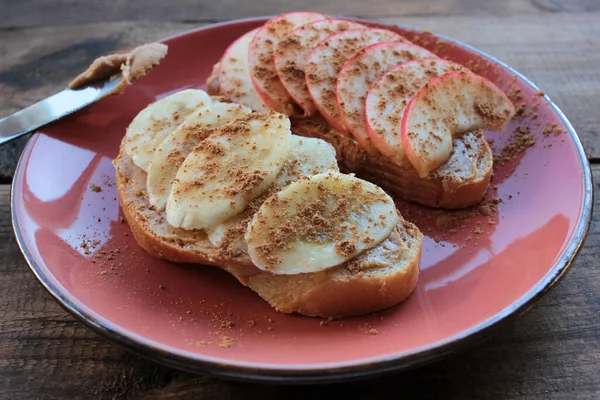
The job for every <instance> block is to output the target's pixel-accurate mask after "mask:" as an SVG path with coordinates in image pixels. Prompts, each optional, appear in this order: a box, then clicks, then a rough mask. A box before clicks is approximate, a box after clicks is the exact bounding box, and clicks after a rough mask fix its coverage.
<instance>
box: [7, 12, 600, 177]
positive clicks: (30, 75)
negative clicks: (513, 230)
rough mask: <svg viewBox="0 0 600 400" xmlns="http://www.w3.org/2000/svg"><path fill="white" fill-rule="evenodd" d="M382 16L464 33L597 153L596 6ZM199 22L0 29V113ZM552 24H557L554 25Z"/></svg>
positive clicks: (14, 149) (11, 155) (14, 153)
mask: <svg viewBox="0 0 600 400" xmlns="http://www.w3.org/2000/svg"><path fill="white" fill-rule="evenodd" d="M11 4H12V3H11ZM15 4H16V3H15ZM384 21H385V22H389V23H401V24H405V25H409V26H414V27H417V28H420V29H427V30H431V31H433V32H437V33H441V34H445V35H448V36H450V37H453V38H456V39H458V40H462V41H464V42H466V43H468V44H471V45H473V46H475V47H477V48H479V49H481V50H483V51H486V52H488V53H489V54H492V55H494V56H495V57H497V58H499V59H500V60H503V61H505V62H506V63H508V64H509V65H511V66H513V67H514V68H516V69H517V70H519V71H521V72H522V73H523V74H525V75H526V76H527V77H529V78H530V79H532V80H533V81H534V82H535V83H536V84H537V85H538V86H539V87H540V88H542V89H543V90H544V91H545V92H546V93H548V94H549V95H550V96H551V97H552V98H553V99H554V100H555V102H556V103H557V104H558V105H559V107H561V109H562V110H563V111H564V112H565V114H566V115H567V116H568V117H569V118H570V120H571V121H572V123H573V125H574V126H575V128H576V130H577V131H578V132H579V135H580V136H581V138H582V141H583V143H584V147H585V149H586V151H587V153H588V155H589V156H590V157H591V158H594V159H600V140H598V139H599V136H600V131H599V127H600V114H598V113H597V94H598V92H599V91H600V79H599V76H598V68H597V66H598V65H600V53H599V52H598V51H597V49H598V48H600V23H598V21H600V12H598V13H592V14H566V13H555V14H543V15H542V14H532V15H526V16H523V15H521V16H514V17H511V18H505V17H484V16H481V17H453V18H444V17H403V18H386V19H384ZM201 25H202V24H197V23H172V22H162V23H149V22H140V23H138V22H113V23H106V24H93V25H82V26H71V27H51V28H31V29H19V30H13V31H0V116H4V115H8V114H10V113H12V112H15V111H17V110H18V109H20V108H23V107H26V106H27V105H29V104H31V103H33V102H35V101H37V100H40V99H42V98H44V97H46V96H48V95H50V94H52V93H54V92H56V91H59V90H61V89H62V88H64V87H65V85H66V84H67V83H68V82H69V80H70V79H71V78H72V77H73V76H74V75H75V74H77V73H78V72H79V71H81V70H83V69H84V68H85V67H86V66H87V65H88V63H89V62H90V60H92V59H94V58H95V57H97V56H99V55H102V54H105V53H107V52H111V51H115V50H119V49H126V48H129V47H131V46H135V45H137V44H140V43H144V42H149V41H154V40H159V39H161V38H163V37H166V36H170V35H173V34H175V33H179V32H183V31H186V30H189V29H192V28H195V27H198V26H201ZM557 26H560V27H561V29H560V30H557V29H556V27H557ZM23 143H24V141H23V140H21V141H18V142H17V143H15V144H12V145H9V146H4V147H2V148H0V182H2V181H4V182H5V183H6V182H7V181H10V177H11V176H12V172H13V170H14V166H15V164H16V160H17V157H18V155H19V154H20V149H21V148H22V145H23Z"/></svg>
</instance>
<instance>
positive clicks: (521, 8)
mask: <svg viewBox="0 0 600 400" xmlns="http://www.w3.org/2000/svg"><path fill="white" fill-rule="evenodd" d="M0 9H2V15H3V18H2V19H0V29H2V28H4V29H14V28H22V27H36V26H63V25H76V24H89V23H95V22H113V21H178V22H186V21H193V22H214V21H222V20H228V19H234V18H246V17H254V16H263V15H274V14H279V13H283V12H288V11H294V10H311V11H318V12H323V13H329V14H344V15H353V16H361V17H369V18H379V17H390V16H415V15H417V16H450V15H452V16H455V15H501V16H509V15H515V14H523V13H550V12H589V11H597V10H599V9H600V4H599V3H598V2H597V1H596V0H563V1H560V2H558V1H554V0H530V1H525V0H508V1H478V0H446V1H437V0H425V1H423V0H405V1H402V2H397V1H395V0H378V1H374V2H369V3H368V6H366V4H365V2H364V1H363V0H344V1H339V0H338V1H321V0H302V1H301V2H298V1H297V0H263V1H239V0H221V1H208V0H204V1H198V0H180V1H177V2H176V3H171V2H165V1H161V0H132V1H119V2H114V1H110V0H97V1H93V2H92V1H84V0H78V1H73V0H55V1H52V2H47V1H44V0H28V1H13V0H2V1H0Z"/></svg>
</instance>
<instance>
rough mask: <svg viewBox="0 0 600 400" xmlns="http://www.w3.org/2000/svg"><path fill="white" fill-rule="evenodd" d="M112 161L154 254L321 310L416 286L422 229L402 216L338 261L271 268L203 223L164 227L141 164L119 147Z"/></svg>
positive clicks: (300, 308) (291, 306)
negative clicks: (309, 269) (213, 235)
mask: <svg viewBox="0 0 600 400" xmlns="http://www.w3.org/2000/svg"><path fill="white" fill-rule="evenodd" d="M113 164H114V166H115V170H116V183H117V189H118V193H119V198H120V202H121V208H122V210H123V214H124V216H125V219H126V220H127V222H128V224H129V226H130V228H131V231H132V233H133V235H134V237H135V239H136V241H137V243H138V244H139V246H140V247H142V248H143V249H144V250H145V251H147V252H148V253H149V254H150V255H152V256H154V257H157V258H160V259H165V260H169V261H174V262H185V263H196V264H204V265H213V266H217V267H220V268H222V269H224V270H226V271H227V272H229V273H230V274H231V275H233V276H234V277H235V278H237V279H238V280H239V281H240V282H241V283H242V284H243V285H245V286H248V287H249V288H250V289H252V290H253V291H255V292H256V293H257V294H258V295H259V296H260V297H262V298H263V299H265V300H266V301H267V302H268V303H269V304H270V305H271V306H273V307H274V308H275V309H277V310H278V311H280V312H284V313H293V312H296V313H299V314H303V315H306V316H320V317H326V318H337V317H345V316H350V315H358V314H364V313H368V312H374V311H378V310H382V309H385V308H388V307H391V306H393V305H396V304H398V303H400V302H402V301H403V300H405V299H406V298H407V297H408V296H409V295H410V293H411V292H412V291H413V290H414V288H415V286H416V283H417V280H418V276H419V263H420V259H421V249H422V234H421V232H420V231H419V230H418V228H417V227H416V226H415V225H413V224H412V223H410V222H408V221H405V220H404V219H402V217H400V222H399V224H398V225H397V227H396V228H395V229H393V230H392V233H391V234H390V235H389V237H388V238H387V239H386V240H384V241H383V242H382V243H380V244H379V245H377V246H375V247H373V248H371V249H369V250H366V251H364V252H363V253H361V254H359V255H358V256H356V257H354V258H353V259H351V260H350V261H348V262H346V263H344V264H341V265H338V266H336V267H333V268H329V269H326V270H323V271H319V272H313V273H305V274H295V275H277V274H273V273H270V272H266V271H263V270H260V269H258V268H257V267H255V266H254V265H253V264H252V262H251V261H250V258H249V256H248V254H247V253H245V252H237V253H233V254H232V253H230V252H225V251H222V250H223V249H219V248H217V247H215V246H213V245H212V244H211V243H210V241H209V240H208V237H207V236H206V234H205V233H204V232H203V231H195V230H183V229H176V228H172V227H170V226H169V225H168V223H167V219H166V215H165V213H164V212H163V211H157V210H156V209H155V208H154V207H152V206H151V205H150V203H149V201H148V193H147V191H146V172H145V171H143V170H142V169H141V168H139V167H138V166H136V165H135V164H134V163H133V161H132V160H131V158H130V157H129V156H128V155H126V154H125V153H124V152H123V151H121V152H120V153H119V155H118V156H117V158H116V159H115V160H114V161H113Z"/></svg>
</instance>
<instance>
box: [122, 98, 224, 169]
mask: <svg viewBox="0 0 600 400" xmlns="http://www.w3.org/2000/svg"><path fill="white" fill-rule="evenodd" d="M209 104H212V99H211V98H210V96H209V95H208V94H207V93H206V92H204V91H202V90H195V89H187V90H182V91H180V92H177V93H175V94H172V95H170V96H168V97H165V98H164V99H161V100H158V101H156V102H154V103H152V104H150V105H149V106H148V107H146V108H145V109H143V110H142V111H140V113H139V114H138V115H137V116H136V117H135V118H134V119H133V121H131V124H130V125H129V127H128V128H127V133H126V134H125V141H124V143H125V154H127V155H128V156H130V157H131V158H132V160H133V162H134V163H135V165H137V166H138V167H140V168H141V169H143V170H144V171H146V172H148V169H149V168H150V164H151V163H152V159H153V158H154V153H155V151H156V148H157V147H158V145H159V144H160V143H161V142H162V141H163V140H164V138H165V137H167V136H168V135H169V134H170V133H172V132H173V131H174V130H175V129H177V127H178V126H179V125H180V124H181V123H182V122H183V120H184V118H185V117H187V116H188V115H189V114H191V113H192V111H194V110H195V109H197V108H198V107H204V106H207V105H209Z"/></svg>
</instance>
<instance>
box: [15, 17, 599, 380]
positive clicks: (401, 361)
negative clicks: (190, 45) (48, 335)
mask: <svg viewBox="0 0 600 400" xmlns="http://www.w3.org/2000/svg"><path fill="white" fill-rule="evenodd" d="M272 17H273V16H259V17H252V18H242V19H233V20H228V21H223V22H220V23H215V24H208V25H205V26H202V27H198V28H194V29H191V30H188V31H185V32H181V33H177V34H175V35H171V36H168V37H166V38H163V39H161V40H160V42H164V41H169V40H173V39H177V38H179V37H184V36H188V35H194V34H196V33H197V32H201V31H206V30H210V29H214V28H219V27H223V26H228V25H237V24H242V23H251V22H261V21H265V20H267V19H269V18H272ZM342 18H346V19H352V20H356V21H363V22H365V23H376V24H382V25H386V26H394V27H399V28H402V29H406V30H411V31H413V32H416V33H424V31H422V30H418V29H415V28H413V27H411V26H407V25H404V24H386V23H383V22H378V21H376V20H366V19H359V18H354V17H348V16H342ZM432 35H434V36H435V37H438V38H440V39H442V40H445V41H449V42H452V43H454V44H456V45H458V46H460V47H463V48H465V49H467V50H469V51H471V52H473V53H476V54H477V55H478V56H480V57H483V58H485V59H487V60H488V61H491V62H493V63H495V64H497V65H499V66H501V67H502V68H504V69H506V70H508V71H509V72H510V73H512V74H514V75H515V76H516V77H517V78H518V79H519V80H521V81H522V82H523V83H525V84H527V85H528V86H530V87H531V88H532V89H533V90H535V91H539V90H540V89H539V88H538V87H537V86H536V85H535V84H534V83H533V82H531V81H530V80H529V79H528V78H526V77H525V76H524V75H523V74H521V73H520V72H518V71H516V70H515V69H513V68H512V67H510V66H509V65H507V64H506V63H504V62H503V61H500V60H499V59H497V58H495V57H493V56H491V55H489V54H487V53H485V52H483V51H481V50H478V49H477V48H475V47H473V46H471V45H468V44H466V43H463V42H461V41H458V40H455V39H452V38H450V37H448V36H446V35H442V34H437V33H432ZM543 98H544V99H545V100H546V102H547V103H548V105H549V106H550V107H551V109H552V110H553V112H554V113H555V114H556V115H557V116H558V117H559V118H560V120H561V121H562V123H563V124H564V125H565V127H566V128H567V131H568V132H569V135H570V137H571V139H572V140H573V143H574V145H575V148H576V151H577V156H578V157H579V162H580V166H581V170H582V172H583V176H582V179H583V193H582V195H583V196H582V204H581V210H580V213H579V216H578V221H577V225H576V227H575V229H574V232H573V237H572V239H571V241H570V242H568V244H567V246H566V247H565V248H564V251H563V254H562V255H561V256H560V258H559V259H558V260H557V261H556V262H555V263H554V264H553V265H552V266H551V267H550V269H549V270H548V272H547V273H546V275H545V276H544V277H543V278H542V279H541V280H540V282H538V283H537V284H536V285H534V286H532V287H531V288H530V289H529V290H528V291H527V292H526V293H525V294H523V295H522V296H521V297H520V298H519V299H517V300H516V301H515V302H513V303H512V304H510V305H509V306H508V307H506V308H504V309H503V310H501V311H500V312H498V313H496V314H494V315H493V316H491V317H489V318H488V319H486V320H484V321H482V322H480V323H479V324H477V325H475V326H473V327H471V328H470V329H467V330H465V331H463V332H460V333H459V334H456V335H453V336H451V337H448V338H446V339H444V340H440V341H437V342H435V343H432V344H430V345H428V346H424V347H421V348H419V349H416V350H413V351H411V352H408V353H404V354H402V355H398V354H397V353H396V354H392V355H383V356H378V357H372V358H363V359H359V360H355V361H352V362H337V363H332V364H325V363H321V365H320V366H318V367H317V366H312V365H311V366H310V367H303V366H301V367H294V366H293V365H286V366H282V365H279V364H266V363H262V364H261V363H259V362H219V361H215V360H218V357H212V356H205V355H198V354H194V357H189V356H186V355H184V354H182V353H185V352H182V351H181V350H179V349H175V348H172V347H170V346H166V345H164V344H160V343H159V344H160V346H162V348H161V347H158V346H153V345H152V344H151V343H144V342H140V341H139V340H136V338H135V337H131V336H139V337H141V335H137V334H135V333H133V332H130V331H129V330H127V329H125V328H121V329H120V331H121V332H119V328H120V327H119V326H118V325H116V324H113V323H107V322H109V321H106V322H103V321H100V319H102V316H100V315H98V317H100V318H98V317H97V316H94V315H91V314H90V312H91V313H92V314H95V312H94V311H93V310H91V309H89V308H88V307H87V306H86V305H85V304H83V303H82V302H81V301H79V300H78V299H76V298H75V297H74V296H73V295H72V294H71V293H70V292H69V291H68V290H66V289H64V288H62V289H61V288H60V287H57V286H56V285H55V283H54V282H52V280H55V278H54V276H53V275H52V274H50V276H46V274H44V271H43V269H42V268H41V267H40V266H39V265H38V264H37V263H36V262H35V261H34V259H33V256H32V255H31V253H30V252H29V250H28V249H27V244H26V241H25V239H24V237H23V235H22V233H21V230H20V226H19V221H18V216H17V212H16V206H15V201H16V200H15V185H17V184H21V185H22V184H23V183H22V178H19V177H20V176H21V177H22V176H23V174H24V173H23V172H22V171H23V168H24V166H23V165H24V164H25V161H24V159H25V158H26V156H28V155H29V154H30V152H31V149H32V147H33V145H34V144H35V142H37V140H38V138H39V137H40V136H39V134H38V133H35V134H34V135H32V136H31V138H30V140H28V142H27V144H26V146H25V148H24V149H23V152H22V153H21V156H20V157H19V161H18V163H17V167H16V169H15V173H14V175H13V176H14V178H13V183H12V185H11V191H10V207H11V217H12V227H13V231H14V233H15V237H16V241H17V244H18V246H19V249H20V250H21V253H22V254H23V256H24V258H25V261H26V262H27V264H28V265H29V269H30V270H31V272H32V273H33V274H34V275H35V277H36V278H37V280H38V281H39V282H40V283H41V284H42V286H43V287H44V288H45V289H46V290H47V291H48V293H50V295H51V296H52V297H53V298H54V299H55V300H56V301H57V302H58V304H59V305H60V306H61V307H62V308H63V309H65V310H66V311H68V312H69V313H70V314H72V315H73V316H74V317H75V318H76V319H77V320H79V321H81V322H83V323H84V325H86V326H88V327H89V328H91V329H92V330H93V331H95V332H97V333H99V334H101V335H102V336H105V337H107V338H109V339H110V340H112V341H113V342H116V343H118V344H119V345H121V346H124V347H126V348H127V349H128V350H130V351H132V352H134V353H136V354H138V355H140V356H142V357H144V358H148V359H151V360H153V361H157V362H159V363H161V364H164V365H167V366H170V367H174V368H177V369H180V370H185V371H188V372H192V373H202V374H208V375H214V376H220V377H224V378H228V379H234V380H243V381H254V382H272V383H326V382H336V381H346V380H356V379H363V378H370V377H374V376H379V375H383V374H387V373H390V372H394V371H400V370H404V369H408V368H413V367H416V366H419V365H423V364H426V363H429V362H431V361H434V360H437V359H440V358H443V357H446V356H448V355H450V354H454V353H457V352H459V351H460V350H462V349H464V348H467V347H470V346H471V345H473V344H474V343H476V342H478V341H479V340H481V339H482V338H484V337H486V336H489V335H490V334H491V333H493V332H494V331H497V330H498V329H499V328H501V327H502V326H504V325H505V324H506V323H507V322H508V321H510V320H511V319H513V318H515V317H517V316H519V315H522V314H523V313H525V312H527V311H528V310H529V309H531V308H532V307H533V306H534V305H535V304H536V303H537V302H538V301H539V300H540V299H541V298H542V297H543V296H545V295H546V294H547V293H548V292H549V291H551V290H552V289H553V288H555V287H556V286H557V284H558V283H559V282H560V281H561V280H562V279H563V278H564V276H565V275H566V274H567V272H568V271H569V270H570V269H571V267H572V265H573V263H574V261H575V260H576V258H577V256H578V255H579V252H580V250H581V248H582V246H583V242H584V240H585V238H586V236H587V234H588V232H589V228H590V225H591V220H592V215H593V191H594V188H593V182H592V172H591V167H590V164H589V160H588V158H587V156H586V154H585V151H584V149H583V145H582V143H581V140H580V139H579V136H578V135H577V133H576V131H575V129H574V128H573V126H572V125H571V123H570V122H569V120H568V119H567V117H566V116H565V115H564V113H563V112H562V111H561V110H560V109H559V108H558V106H557V105H556V104H554V102H553V101H552V100H551V99H550V97H549V96H548V95H547V94H544V96H543ZM59 285H60V283H59ZM60 286H62V285H60ZM63 289H64V290H63ZM86 309H87V310H86ZM88 310H89V311H88ZM108 325H114V326H115V327H116V329H115V328H113V327H111V326H108ZM127 334H130V335H129V336H128V335H127ZM147 341H149V342H153V343H158V342H155V341H152V340H149V339H147ZM168 349H172V350H174V351H169V350H168ZM178 353H179V354H178ZM186 354H190V353H186ZM313 365H314V364H313ZM334 365H335V366H334Z"/></svg>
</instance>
